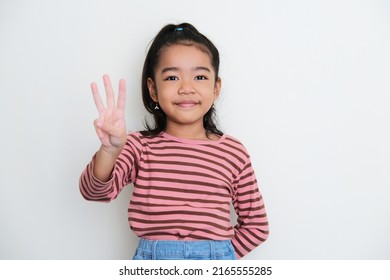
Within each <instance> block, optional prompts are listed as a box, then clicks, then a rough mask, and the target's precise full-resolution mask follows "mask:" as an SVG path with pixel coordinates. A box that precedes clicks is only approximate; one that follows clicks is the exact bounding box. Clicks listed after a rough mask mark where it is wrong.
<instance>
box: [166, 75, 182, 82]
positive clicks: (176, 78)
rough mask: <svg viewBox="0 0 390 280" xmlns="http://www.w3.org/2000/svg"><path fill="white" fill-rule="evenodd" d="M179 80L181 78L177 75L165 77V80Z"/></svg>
mask: <svg viewBox="0 0 390 280" xmlns="http://www.w3.org/2000/svg"><path fill="white" fill-rule="evenodd" d="M177 80H179V78H178V77H176V76H169V77H167V78H165V81H177Z"/></svg>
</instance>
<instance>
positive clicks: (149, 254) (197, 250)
mask: <svg viewBox="0 0 390 280" xmlns="http://www.w3.org/2000/svg"><path fill="white" fill-rule="evenodd" d="M136 256H137V258H143V259H154V260H156V259H157V260H158V259H176V260H177V259H211V260H216V259H225V258H229V259H234V258H235V253H234V248H233V246H232V243H231V241H230V240H200V241H198V240H195V241H192V240H147V239H141V240H140V242H139V245H138V248H137V252H136Z"/></svg>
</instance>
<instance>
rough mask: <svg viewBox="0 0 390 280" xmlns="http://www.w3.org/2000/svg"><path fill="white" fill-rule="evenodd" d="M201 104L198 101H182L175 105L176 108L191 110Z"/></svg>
mask: <svg viewBox="0 0 390 280" xmlns="http://www.w3.org/2000/svg"><path fill="white" fill-rule="evenodd" d="M198 104H199V103H198V102H196V101H181V102H178V103H175V105H176V106H179V107H180V108H183V109H190V108H193V107H195V106H196V105H198Z"/></svg>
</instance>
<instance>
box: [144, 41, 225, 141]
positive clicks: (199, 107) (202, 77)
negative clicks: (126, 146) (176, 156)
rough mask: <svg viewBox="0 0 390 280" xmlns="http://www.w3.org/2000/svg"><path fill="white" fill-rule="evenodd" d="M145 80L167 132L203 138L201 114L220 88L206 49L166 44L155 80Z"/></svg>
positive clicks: (204, 112) (209, 105) (211, 102)
mask: <svg viewBox="0 0 390 280" xmlns="http://www.w3.org/2000/svg"><path fill="white" fill-rule="evenodd" d="M147 82H148V89H149V92H150V96H151V98H152V99H153V101H154V102H156V103H158V104H159V107H160V109H161V110H163V111H164V112H165V114H166V115H167V126H166V129H165V131H166V132H167V133H169V134H171V135H175V136H182V135H184V134H185V135H187V136H185V137H190V138H196V139H200V138H204V136H205V135H206V134H205V129H204V127H203V117H204V115H205V114H206V113H207V112H208V111H209V110H210V108H211V106H212V105H213V103H214V101H215V100H216V99H217V97H218V95H219V91H220V88H221V81H220V79H219V78H218V79H216V74H215V71H214V69H213V67H212V65H211V60H210V56H209V55H208V54H207V53H205V52H203V51H201V50H199V49H198V48H197V47H196V46H187V45H173V46H169V47H167V48H166V49H165V50H164V51H163V53H162V54H161V57H160V61H159V63H158V65H157V66H156V69H155V77H154V80H153V79H152V78H148V81H147Z"/></svg>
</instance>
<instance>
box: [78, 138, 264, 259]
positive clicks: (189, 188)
mask: <svg viewBox="0 0 390 280" xmlns="http://www.w3.org/2000/svg"><path fill="white" fill-rule="evenodd" d="M93 165H94V157H93V159H92V161H91V162H90V163H89V164H88V165H87V167H86V168H85V170H84V171H83V173H82V175H81V178H80V191H81V193H82V195H83V196H84V198H85V199H87V200H93V201H104V202H109V201H111V200H113V199H115V198H116V197H117V196H118V194H119V193H120V191H121V190H122V188H123V187H124V186H126V185H128V184H130V183H133V184H134V191H133V195H132V198H131V200H130V203H129V207H128V220H129V224H130V228H131V229H132V230H133V231H134V232H135V233H136V234H137V235H138V236H139V237H141V238H145V239H154V240H232V243H233V246H234V248H235V251H236V256H237V257H238V258H241V257H243V256H245V255H246V254H247V253H249V252H250V251H252V250H253V249H254V248H255V247H257V246H258V245H260V244H261V243H262V242H264V241H265V240H266V239H267V237H268V220H267V215H266V211H265V208H264V203H263V200H262V196H261V194H260V192H259V189H258V186H257V181H256V177H255V174H254V171H253V168H252V165H251V162H250V157H249V155H248V153H247V151H246V149H245V147H244V146H243V145H242V144H241V143H240V142H239V141H238V140H236V139H234V138H233V137H231V136H228V135H223V136H221V138H220V139H219V140H217V141H202V140H187V139H181V138H177V137H174V136H171V135H169V134H167V133H165V132H163V133H160V134H159V135H157V136H153V137H146V136H143V135H142V134H141V133H140V132H134V133H131V134H129V135H128V137H127V143H126V145H125V146H124V148H123V150H122V152H121V154H120V155H119V157H118V159H117V161H116V164H115V166H114V169H113V172H112V175H111V178H110V180H109V181H108V182H101V181H99V180H97V179H96V178H95V177H94V176H93V174H92V170H93ZM231 203H233V207H234V209H235V211H236V213H237V217H238V218H237V224H236V225H235V226H234V227H233V226H232V223H231V219H230V217H231V216H230V205H231Z"/></svg>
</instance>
